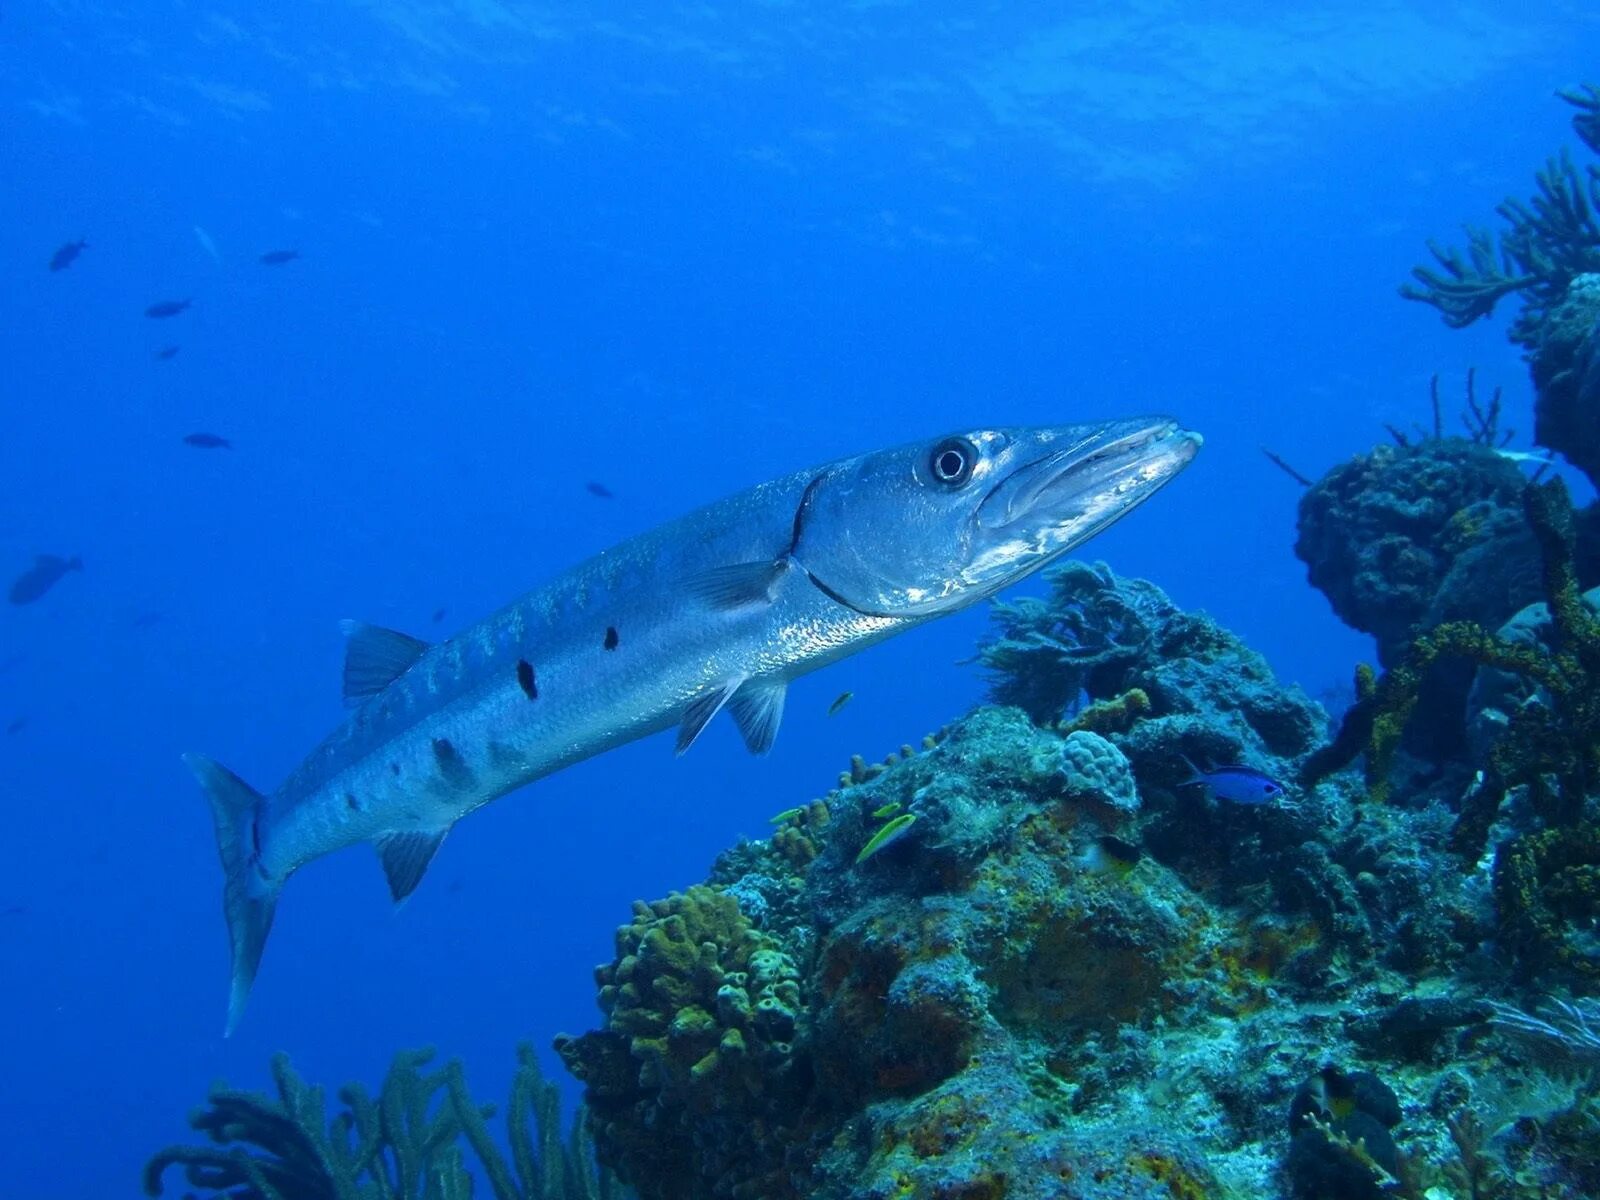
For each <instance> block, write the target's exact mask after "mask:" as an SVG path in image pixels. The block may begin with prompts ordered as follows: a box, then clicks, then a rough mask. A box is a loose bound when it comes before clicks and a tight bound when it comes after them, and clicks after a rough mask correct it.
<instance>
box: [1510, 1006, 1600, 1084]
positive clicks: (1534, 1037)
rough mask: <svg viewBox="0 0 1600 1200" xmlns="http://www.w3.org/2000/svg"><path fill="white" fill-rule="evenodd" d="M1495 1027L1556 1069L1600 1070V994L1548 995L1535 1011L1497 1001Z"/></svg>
mask: <svg viewBox="0 0 1600 1200" xmlns="http://www.w3.org/2000/svg"><path fill="white" fill-rule="evenodd" d="M1493 1007H1494V1015H1493V1016H1492V1018H1491V1020H1492V1021H1493V1023H1494V1027H1495V1028H1496V1029H1497V1030H1499V1031H1500V1032H1501V1033H1502V1034H1504V1035H1505V1036H1507V1037H1508V1038H1510V1039H1511V1040H1512V1041H1514V1042H1516V1043H1517V1045H1519V1046H1521V1047H1522V1048H1523V1049H1524V1050H1525V1051H1527V1052H1528V1053H1529V1054H1530V1055H1531V1056H1532V1057H1533V1059H1534V1060H1535V1061H1536V1062H1539V1063H1541V1064H1542V1065H1544V1066H1546V1067H1548V1068H1550V1069H1552V1070H1557V1071H1573V1070H1577V1071H1600V997H1594V996H1589V997H1585V998H1583V999H1580V1000H1562V999H1560V998H1559V997H1554V996H1552V997H1549V998H1547V999H1546V1000H1545V1001H1544V1003H1543V1004H1541V1005H1540V1006H1539V1008H1538V1010H1537V1011H1536V1012H1525V1011H1524V1010H1522V1009H1520V1008H1515V1007H1513V1006H1511V1005H1509V1004H1495V1005H1494V1006H1493Z"/></svg>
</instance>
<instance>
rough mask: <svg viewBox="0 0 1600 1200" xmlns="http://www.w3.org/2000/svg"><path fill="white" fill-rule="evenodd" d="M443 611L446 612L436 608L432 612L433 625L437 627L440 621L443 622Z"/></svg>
mask: <svg viewBox="0 0 1600 1200" xmlns="http://www.w3.org/2000/svg"><path fill="white" fill-rule="evenodd" d="M445 611H446V610H445V609H442V608H436V609H434V610H433V623H434V624H435V625H437V624H438V623H439V622H440V621H442V620H444V614H445Z"/></svg>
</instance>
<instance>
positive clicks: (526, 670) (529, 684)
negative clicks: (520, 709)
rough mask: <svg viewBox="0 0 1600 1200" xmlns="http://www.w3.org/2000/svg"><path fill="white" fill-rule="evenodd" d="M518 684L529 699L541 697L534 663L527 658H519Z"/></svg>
mask: <svg viewBox="0 0 1600 1200" xmlns="http://www.w3.org/2000/svg"><path fill="white" fill-rule="evenodd" d="M517 686H518V687H519V688H521V689H522V694H523V695H524V696H526V697H527V698H528V699H529V700H537V699H538V698H539V685H538V683H537V682H536V681H535V680H534V678H533V664H532V663H531V662H529V661H528V660H527V659H525V658H519V659H517Z"/></svg>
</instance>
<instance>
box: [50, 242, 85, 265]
mask: <svg viewBox="0 0 1600 1200" xmlns="http://www.w3.org/2000/svg"><path fill="white" fill-rule="evenodd" d="M88 248H89V243H88V242H86V241H84V240H83V239H81V238H80V239H79V240H78V241H76V242H67V243H66V244H65V245H63V246H62V247H61V248H60V249H59V250H57V251H56V252H55V253H54V254H52V255H51V256H50V269H51V270H52V271H65V270H66V269H67V268H68V267H70V266H71V265H72V264H73V263H75V262H77V261H78V255H80V254H82V253H83V252H84V251H85V250H87V249H88Z"/></svg>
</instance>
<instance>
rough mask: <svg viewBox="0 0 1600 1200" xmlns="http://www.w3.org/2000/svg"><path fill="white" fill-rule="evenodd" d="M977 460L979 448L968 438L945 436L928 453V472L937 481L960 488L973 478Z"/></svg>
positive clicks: (948, 486)
mask: <svg viewBox="0 0 1600 1200" xmlns="http://www.w3.org/2000/svg"><path fill="white" fill-rule="evenodd" d="M977 461H978V448H977V447H976V446H974V445H973V444H972V443H971V442H969V441H967V439H966V438H960V437H953V438H945V440H944V441H942V442H940V443H939V444H938V445H937V446H935V447H934V448H933V452H932V453H931V454H929V455H928V474H930V475H932V476H933V479H934V482H935V483H938V484H941V485H943V486H944V487H947V488H958V487H960V486H961V485H962V484H964V483H966V481H967V480H969V479H971V478H972V468H973V466H974V465H975V464H976V463H977Z"/></svg>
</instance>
